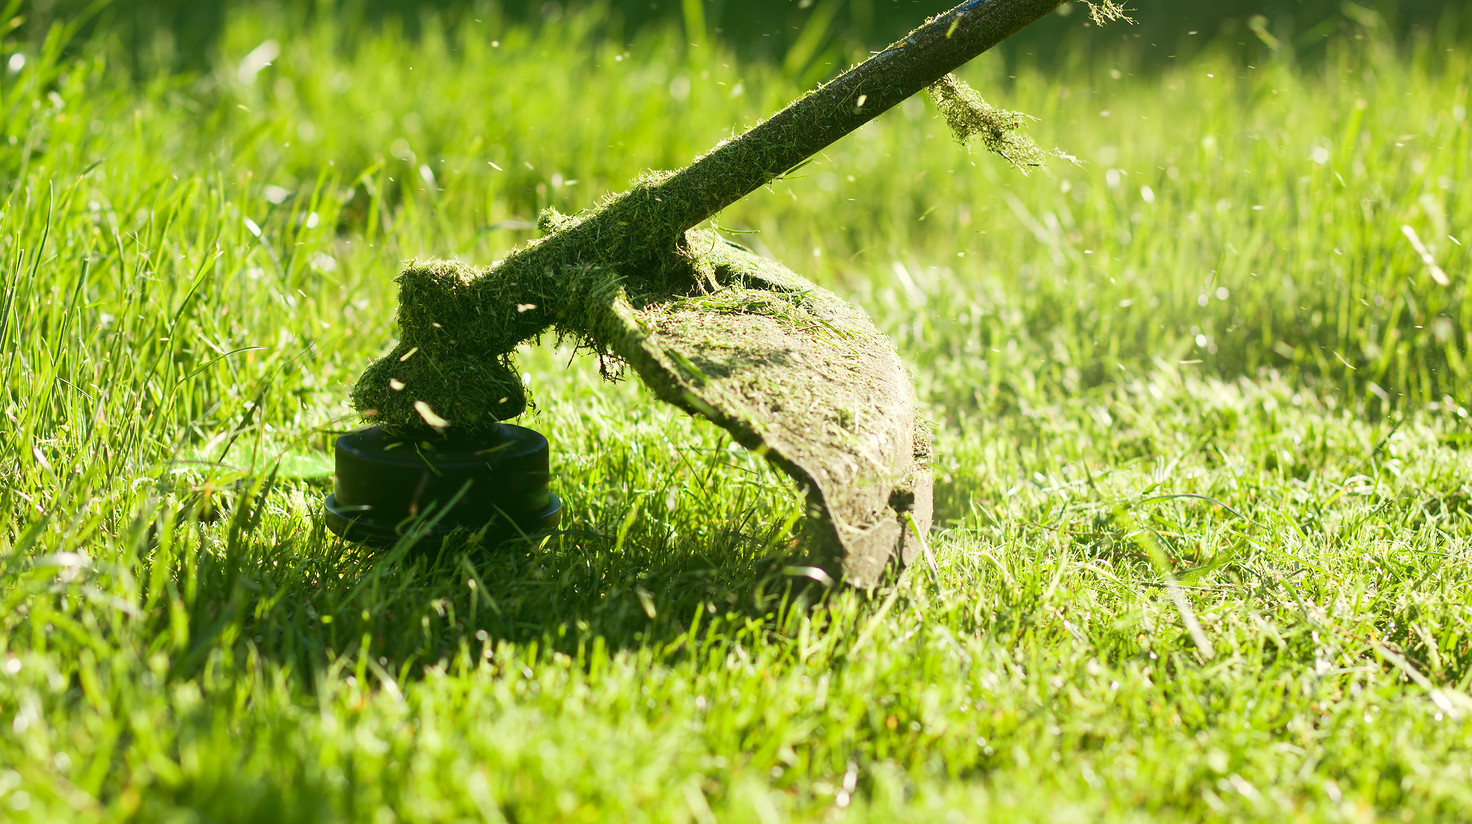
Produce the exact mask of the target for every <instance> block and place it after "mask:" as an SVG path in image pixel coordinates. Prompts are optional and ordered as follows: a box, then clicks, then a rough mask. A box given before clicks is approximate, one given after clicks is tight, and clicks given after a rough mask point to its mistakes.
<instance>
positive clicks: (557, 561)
mask: <svg viewBox="0 0 1472 824" xmlns="http://www.w3.org/2000/svg"><path fill="white" fill-rule="evenodd" d="M262 497H263V498H264V497H267V496H262ZM257 506H259V504H257ZM767 515H768V513H761V512H757V511H752V512H749V513H747V517H746V518H745V519H744V520H743V521H742V522H741V523H739V524H736V525H735V526H734V527H732V528H725V529H723V530H722V531H720V532H717V533H714V534H709V535H689V536H678V535H673V534H670V533H669V532H667V531H664V530H660V529H658V528H651V527H649V525H647V524H638V525H635V524H633V523H632V522H633V520H634V519H632V518H630V519H629V524H630V525H625V526H624V528H622V529H620V528H619V526H620V525H614V529H612V530H610V531H607V532H605V531H602V530H598V529H593V530H582V529H573V530H567V531H565V532H562V533H559V534H555V535H552V536H549V537H547V538H545V539H543V540H542V541H541V542H540V543H538V544H536V545H534V546H528V545H526V544H514V545H505V546H501V547H496V548H485V547H471V548H466V547H465V545H464V543H463V542H462V543H460V544H459V545H456V544H455V543H454V542H452V541H445V542H442V543H439V544H436V545H434V546H426V545H418V546H403V545H401V546H398V547H395V548H393V549H390V550H386V551H383V550H372V549H369V548H366V547H362V546H359V545H354V544H347V543H344V542H342V541H341V540H340V539H337V538H336V537H335V536H333V535H331V534H330V533H328V532H327V531H326V530H325V528H324V526H323V525H322V522H321V520H320V519H317V520H315V521H314V523H313V524H312V526H311V527H310V528H309V529H304V530H301V531H300V532H299V533H297V534H280V535H276V536H273V535H271V534H270V530H269V529H259V528H257V529H255V530H254V531H249V530H244V531H242V534H243V535H244V538H243V539H237V540H232V539H230V538H227V540H226V542H225V546H224V547H221V551H218V552H208V551H202V552H200V553H199V557H198V561H197V563H196V564H195V566H194V569H193V570H191V571H188V572H187V573H186V572H185V571H184V570H180V569H176V570H175V572H174V575H175V576H176V578H177V579H180V580H181V583H180V590H181V592H183V593H186V594H184V596H183V600H184V601H185V606H186V608H187V611H188V619H189V620H188V626H189V641H188V644H187V649H186V651H185V653H184V654H182V655H176V656H174V658H173V660H172V664H171V670H172V674H173V676H174V677H179V678H186V679H188V678H193V677H196V676H197V675H198V674H199V673H200V672H201V671H202V670H203V669H204V668H205V667H206V666H208V664H209V661H210V660H211V657H212V656H213V655H217V654H218V653H219V650H220V648H221V647H222V646H224V647H230V646H233V647H234V649H235V650H236V654H237V655H245V654H250V655H259V656H260V657H261V658H264V659H267V660H272V661H275V662H277V663H278V664H281V665H283V667H284V668H286V669H289V670H290V671H292V672H296V673H299V674H311V677H312V678H314V679H315V678H316V677H319V676H321V675H322V674H323V673H325V672H327V671H329V670H331V669H332V668H333V667H334V665H339V664H341V662H343V661H345V660H346V661H353V660H356V659H359V658H365V659H367V660H368V661H369V662H371V664H372V666H374V667H375V668H376V669H381V670H382V671H383V672H384V673H385V674H387V675H389V676H390V677H392V678H394V679H395V680H400V681H401V680H405V679H408V680H414V679H417V678H418V677H420V676H421V675H422V674H423V672H424V671H425V669H426V668H430V667H444V666H454V665H456V664H457V663H459V664H464V663H467V662H469V663H476V662H479V661H480V660H482V659H492V658H496V657H498V656H501V655H503V654H507V653H508V652H510V651H511V650H513V648H522V649H523V650H524V652H513V653H511V654H516V655H522V656H523V657H535V656H536V655H538V654H539V653H541V654H546V653H564V654H567V655H570V656H573V657H575V658H580V657H581V656H582V655H583V654H584V653H585V652H586V651H587V650H588V649H589V648H591V647H592V646H593V645H594V644H597V645H598V646H601V647H602V648H604V649H605V650H608V651H619V650H642V651H644V653H645V654H646V655H652V656H653V657H654V658H655V659H656V660H659V661H661V662H665V663H669V662H673V661H676V660H679V658H680V657H682V656H684V655H688V654H692V650H691V649H690V647H693V646H694V644H693V643H691V642H693V641H694V640H695V639H696V638H698V637H702V636H705V635H706V634H707V632H708V631H709V630H710V628H711V627H712V626H714V625H721V626H729V625H731V624H733V623H734V624H736V625H740V626H744V627H748V628H751V627H755V626H765V627H768V628H769V629H770V631H772V632H781V631H782V630H781V627H782V626H784V625H785V624H786V623H787V622H788V620H789V619H791V618H794V617H798V616H801V615H803V614H807V613H809V612H810V611H811V610H812V609H813V608H814V607H815V606H817V605H820V604H823V603H825V602H826V601H828V600H829V599H830V597H832V592H833V591H830V590H828V589H827V588H826V587H825V586H823V585H821V584H819V583H817V582H815V581H814V580H813V579H812V578H810V577H806V575H805V574H804V571H803V567H802V563H801V560H800V558H799V556H798V554H797V550H796V548H795V547H794V545H793V542H792V541H791V539H790V537H789V534H788V533H789V529H790V522H788V523H780V522H772V521H769V520H765V519H766V517H767ZM223 520H224V521H229V522H230V530H231V533H232V534H234V533H235V532H236V531H237V529H236V526H237V522H238V523H240V524H245V525H246V526H247V527H248V526H249V523H248V522H249V518H248V517H247V518H244V519H241V518H236V517H234V516H231V517H228V518H226V519H223ZM221 525H222V526H223V525H224V524H223V522H222V524H221ZM190 584H192V586H191V585H190ZM188 593H192V595H190V594H188ZM160 620H161V621H166V620H168V619H167V618H164V617H162V616H161V617H160ZM232 640H233V644H232ZM247 650H248V652H247ZM303 686H305V684H304V685H303Z"/></svg>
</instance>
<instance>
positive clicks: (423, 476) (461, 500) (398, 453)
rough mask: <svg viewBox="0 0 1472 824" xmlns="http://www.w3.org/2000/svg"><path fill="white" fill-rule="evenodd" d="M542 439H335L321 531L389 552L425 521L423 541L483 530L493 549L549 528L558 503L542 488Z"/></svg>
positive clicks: (371, 431) (545, 469)
mask: <svg viewBox="0 0 1472 824" xmlns="http://www.w3.org/2000/svg"><path fill="white" fill-rule="evenodd" d="M548 452H549V448H548V446H547V439H546V438H544V437H542V435H541V434H540V433H538V432H535V431H533V430H531V429H527V428H526V427H523V426H516V425H513V424H504V423H503V424H497V425H496V428H495V429H494V430H492V431H491V432H490V433H489V434H488V435H485V436H483V437H480V438H477V439H475V440H473V441H468V440H454V439H445V440H426V441H412V440H407V441H406V440H398V439H395V438H392V437H389V436H388V435H387V434H386V433H385V432H384V431H383V429H382V428H380V427H377V426H370V427H367V428H365V429H359V430H356V431H354V432H349V433H348V434H346V435H343V436H342V437H340V438H338V439H337V486H336V489H335V491H334V492H333V494H331V495H328V496H327V500H326V501H324V506H325V508H326V510H327V528H328V529H330V530H332V531H333V532H334V533H336V534H338V535H341V536H342V537H343V538H345V539H347V540H350V541H359V542H362V543H365V544H371V545H373V546H380V547H382V546H391V545H393V544H394V543H395V542H397V541H398V540H399V538H400V537H401V535H403V534H404V533H405V532H407V531H409V530H411V529H412V528H413V527H414V519H415V518H416V517H417V516H421V515H427V519H426V520H433V521H434V525H433V526H432V527H430V528H429V529H428V530H426V531H425V532H424V535H425V537H427V538H430V539H437V538H442V537H444V536H446V535H449V534H450V533H452V532H457V531H462V530H463V531H468V532H478V531H480V530H481V529H484V530H485V543H486V544H488V545H494V544H498V543H503V542H505V541H511V540H516V539H518V538H521V537H522V536H526V535H533V534H536V533H540V532H546V531H548V530H551V529H556V528H557V524H558V522H559V521H561V519H562V501H560V500H558V498H557V496H556V495H554V494H552V492H551V490H550V489H549V488H548V484H549V482H550V481H551V477H552V476H551V473H550V472H549V465H548Z"/></svg>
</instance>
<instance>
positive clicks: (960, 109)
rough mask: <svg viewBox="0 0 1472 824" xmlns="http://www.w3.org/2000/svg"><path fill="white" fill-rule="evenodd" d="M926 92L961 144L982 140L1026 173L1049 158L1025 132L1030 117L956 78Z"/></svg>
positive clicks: (946, 80) (944, 81)
mask: <svg viewBox="0 0 1472 824" xmlns="http://www.w3.org/2000/svg"><path fill="white" fill-rule="evenodd" d="M927 92H928V93H929V94H930V99H931V100H932V101H933V102H934V103H935V107H936V108H937V109H939V110H940V113H941V116H943V117H944V118H945V120H946V125H947V126H949V127H950V128H951V134H953V135H955V136H956V141H957V142H958V143H962V144H965V143H969V142H971V141H972V140H979V141H980V142H981V145H982V146H984V147H985V148H986V149H987V151H990V152H994V153H996V154H998V155H1000V156H1001V157H1002V159H1004V160H1006V161H1007V162H1008V163H1010V164H1012V166H1013V167H1014V168H1016V169H1017V170H1018V171H1021V172H1022V173H1023V174H1027V173H1028V171H1029V170H1030V169H1032V168H1033V167H1036V166H1041V165H1042V164H1043V161H1044V160H1045V159H1046V158H1047V153H1045V152H1044V151H1043V150H1042V149H1040V148H1038V144H1036V143H1034V142H1033V140H1032V138H1031V137H1028V136H1027V133H1026V132H1024V131H1023V130H1022V125H1023V123H1024V121H1025V120H1026V119H1027V115H1025V114H1023V113H1022V112H1014V111H1009V110H1007V109H999V108H997V107H996V106H993V105H992V104H990V103H988V102H986V100H984V99H982V96H981V95H980V94H977V93H976V90H975V89H973V88H971V87H970V86H968V85H966V83H965V82H964V81H962V80H961V79H960V78H958V77H956V76H955V75H953V74H948V75H946V76H945V77H942V78H941V79H940V80H939V81H938V82H936V84H935V85H933V86H931V87H930V88H929V89H927Z"/></svg>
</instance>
